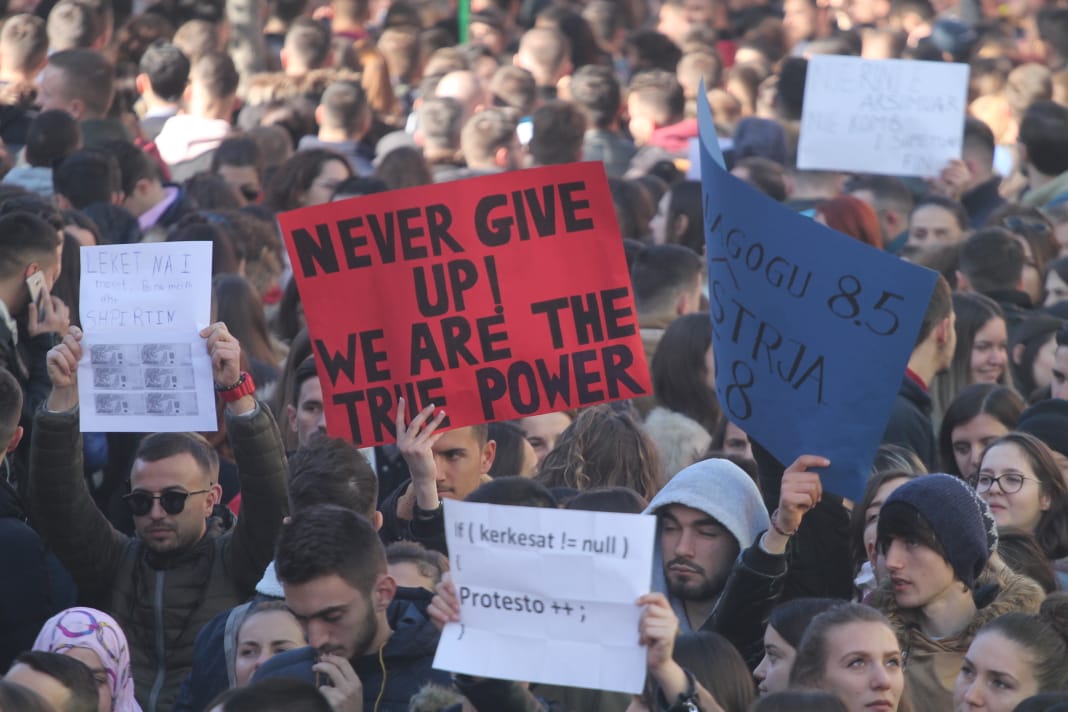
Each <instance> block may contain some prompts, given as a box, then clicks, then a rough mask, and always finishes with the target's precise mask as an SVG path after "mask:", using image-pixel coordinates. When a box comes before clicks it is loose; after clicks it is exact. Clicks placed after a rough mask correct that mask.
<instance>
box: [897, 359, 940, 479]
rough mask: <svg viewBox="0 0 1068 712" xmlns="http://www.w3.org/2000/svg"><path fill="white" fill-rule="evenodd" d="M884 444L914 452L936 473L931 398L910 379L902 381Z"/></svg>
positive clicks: (906, 377) (906, 378) (905, 378)
mask: <svg viewBox="0 0 1068 712" xmlns="http://www.w3.org/2000/svg"><path fill="white" fill-rule="evenodd" d="M883 442H884V443H888V444H891V445H900V446H901V447H903V448H907V449H909V450H911V451H912V452H914V453H916V456H917V457H919V458H920V460H921V461H922V462H923V464H924V465H926V466H927V469H928V470H930V471H931V472H934V471H935V466H936V464H937V463H936V459H937V457H936V453H937V452H938V451H937V449H936V447H935V435H934V425H933V424H932V423H931V396H930V394H928V393H927V391H925V390H923V388H921V387H920V384H918V383H916V381H914V380H912V379H911V378H909V377H908V376H905V377H904V379H903V380H902V381H901V389H900V390H898V392H897V400H895V401H894V407H893V408H891V409H890V422H888V423H887V424H886V432H885V433H884V434H883Z"/></svg>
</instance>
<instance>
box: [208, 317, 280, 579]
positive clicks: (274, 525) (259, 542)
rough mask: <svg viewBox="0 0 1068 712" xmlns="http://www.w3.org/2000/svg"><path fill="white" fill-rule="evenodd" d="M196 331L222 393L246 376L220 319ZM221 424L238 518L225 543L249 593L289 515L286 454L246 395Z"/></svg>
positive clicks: (269, 419) (267, 416)
mask: <svg viewBox="0 0 1068 712" xmlns="http://www.w3.org/2000/svg"><path fill="white" fill-rule="evenodd" d="M200 335H201V336H202V337H204V338H206V339H207V349H208V354H209V355H210V356H211V368H212V378H213V379H214V381H215V385H216V387H217V388H218V389H220V390H222V391H223V392H226V391H228V390H234V386H235V385H237V384H239V383H240V382H243V381H242V379H246V378H249V376H248V374H243V373H242V371H241V345H240V344H239V343H238V341H237V339H236V338H235V337H234V336H233V335H232V334H231V333H230V332H229V330H228V329H227V328H226V325H225V324H223V323H221V322H220V323H216V324H212V325H211V326H209V327H207V328H206V329H204V330H203V331H201V332H200ZM226 428H227V434H228V435H229V438H230V445H231V447H232V448H233V452H234V459H235V461H236V462H237V470H238V474H239V475H240V477H241V516H240V517H238V519H237V525H236V526H235V527H234V530H233V534H232V536H231V539H230V542H229V544H228V547H227V554H228V556H229V557H230V566H231V570H232V571H233V575H234V580H235V581H236V584H237V588H238V590H239V592H240V593H241V595H243V596H249V595H251V594H252V592H253V591H254V590H255V587H256V582H257V581H259V579H260V577H261V576H262V575H263V570H264V569H265V568H267V564H269V563H270V562H271V559H272V558H274V542H275V540H276V539H277V538H278V532H279V530H280V529H281V526H282V519H283V518H284V517H285V516H286V514H287V513H288V504H287V499H286V454H285V446H284V445H283V443H282V435H281V433H280V432H279V431H278V425H277V424H276V423H275V421H274V417H273V416H272V415H271V412H270V411H269V410H268V409H267V408H261V407H260V406H259V405H258V404H257V403H256V399H255V398H254V397H253V396H252V394H251V393H247V394H244V395H241V397H240V398H236V399H234V400H229V401H228V402H227V404H226Z"/></svg>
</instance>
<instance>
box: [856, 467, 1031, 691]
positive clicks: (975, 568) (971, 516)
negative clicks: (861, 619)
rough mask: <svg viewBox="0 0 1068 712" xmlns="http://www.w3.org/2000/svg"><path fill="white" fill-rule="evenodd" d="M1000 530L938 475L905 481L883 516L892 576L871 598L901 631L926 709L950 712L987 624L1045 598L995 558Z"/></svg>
mask: <svg viewBox="0 0 1068 712" xmlns="http://www.w3.org/2000/svg"><path fill="white" fill-rule="evenodd" d="M997 539H998V538H997V525H996V523H995V522H994V517H993V515H992V514H991V513H990V509H989V508H988V507H987V506H986V503H984V502H983V501H982V500H981V499H980V498H979V496H978V495H977V494H976V492H975V490H974V489H973V488H972V487H970V486H969V485H968V484H967V483H966V482H965V481H964V480H962V479H960V478H957V477H953V476H952V475H945V474H935V475H926V476H923V477H918V478H916V479H914V480H910V481H909V482H906V483H905V484H904V485H902V486H901V487H899V488H898V489H897V490H895V491H894V493H893V494H891V495H890V497H888V498H887V500H886V502H885V504H883V507H882V509H881V510H880V512H879V524H878V533H877V538H876V542H877V547H878V551H879V554H880V556H882V557H884V558H885V563H886V570H887V572H888V574H889V576H888V578H887V580H886V581H884V582H883V585H882V586H881V587H880V589H879V590H878V591H877V592H876V593H875V595H874V596H873V598H872V605H874V606H875V607H876V608H879V609H881V610H882V611H883V612H884V613H886V615H887V617H888V618H889V619H890V621H891V622H892V623H893V624H894V626H895V627H896V628H897V629H898V634H899V636H900V637H901V638H902V641H903V643H904V650H905V655H906V658H907V660H908V664H907V665H906V667H905V675H906V678H907V680H908V685H909V687H910V688H911V690H912V694H913V698H914V699H915V700H916V701H917V702H920V701H922V707H923V709H930V710H943V709H951V708H952V698H953V685H954V682H955V679H956V676H957V673H959V672H960V668H961V664H962V662H963V660H964V653H965V652H966V651H967V649H968V646H969V645H970V644H971V642H972V639H973V638H974V637H975V634H976V633H977V632H978V630H979V629H980V628H981V627H982V626H983V625H984V624H985V623H987V622H988V621H990V620H993V619H994V618H996V617H997V616H1000V615H1003V614H1005V613H1009V612H1012V611H1024V612H1026V613H1035V612H1037V611H1038V607H1039V604H1041V602H1042V599H1043V598H1044V597H1045V592H1044V591H1043V590H1042V588H1041V587H1040V586H1039V585H1038V584H1036V583H1035V582H1034V581H1032V580H1031V579H1029V578H1026V577H1024V576H1019V575H1017V574H1014V573H1013V572H1012V571H1011V570H1009V568H1008V567H1007V566H1005V565H1004V564H1003V563H1001V561H1000V560H999V559H997V558H993V559H992V558H991V555H992V554H993V553H994V551H995V550H996V548H997Z"/></svg>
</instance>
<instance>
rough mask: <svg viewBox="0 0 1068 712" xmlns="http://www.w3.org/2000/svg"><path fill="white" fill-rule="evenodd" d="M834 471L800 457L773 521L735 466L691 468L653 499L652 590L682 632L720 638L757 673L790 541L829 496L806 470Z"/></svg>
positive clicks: (713, 463)
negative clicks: (712, 634) (663, 598)
mask: <svg viewBox="0 0 1068 712" xmlns="http://www.w3.org/2000/svg"><path fill="white" fill-rule="evenodd" d="M829 464H830V462H829V461H828V460H826V459H825V458H822V457H817V456H814V455H802V456H801V457H799V458H798V459H797V461H795V462H794V463H793V464H792V465H791V466H790V467H789V468H788V469H787V470H786V472H785V473H784V474H783V479H782V488H781V490H780V496H779V507H778V508H777V509H776V510H775V511H774V512H773V513H772V515H771V517H770V518H769V517H768V512H767V510H766V509H765V508H764V502H763V499H762V498H761V496H760V490H759V489H758V488H757V486H756V484H755V483H754V482H753V480H752V479H751V478H750V477H749V475H747V474H746V473H745V472H744V471H743V470H742V469H741V468H740V467H738V466H737V465H735V464H734V463H733V462H730V461H729V460H720V459H709V460H702V461H701V462H698V463H695V464H693V465H690V466H689V467H687V468H685V469H683V470H682V471H680V472H679V473H678V474H676V475H675V476H674V477H672V478H671V479H670V480H669V481H668V483H667V484H666V485H664V488H663V489H661V490H660V492H658V493H657V495H656V496H655V497H653V499H652V501H651V502H650V503H649V506H648V507H647V508H646V510H645V514H653V515H655V516H656V518H657V542H658V546H657V547H656V548H655V549H654V554H653V591H654V592H656V593H664V594H665V595H666V596H667V598H668V602H669V603H670V604H671V607H672V609H673V610H674V611H675V614H676V616H677V617H678V619H679V631H680V632H681V633H689V632H693V631H696V630H706V631H713V632H716V633H719V634H720V635H723V636H724V637H726V638H727V639H728V640H729V641H730V642H731V643H732V644H733V645H734V646H735V647H736V648H738V650H739V651H740V652H741V653H742V655H743V657H745V658H746V660H747V662H749V665H750V667H751V668H752V667H755V666H756V664H757V663H758V662H759V661H760V659H761V657H762V656H763V652H764V651H763V636H764V626H765V625H766V623H767V620H768V615H769V614H770V613H771V609H772V607H774V606H775V604H776V603H778V598H779V596H780V594H781V593H782V591H783V586H784V583H785V578H786V573H787V556H786V553H787V551H786V550H787V545H788V544H789V541H790V537H792V536H793V535H794V534H795V533H796V532H797V529H798V527H800V525H801V520H802V519H803V518H804V516H805V514H806V513H807V512H808V511H809V510H811V509H812V507H814V506H816V503H818V502H819V500H820V497H821V495H822V488H821V486H820V479H819V475H818V474H816V473H815V472H808V471H807V470H808V468H810V467H826V466H827V465H829Z"/></svg>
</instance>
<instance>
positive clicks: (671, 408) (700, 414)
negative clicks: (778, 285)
mask: <svg viewBox="0 0 1068 712" xmlns="http://www.w3.org/2000/svg"><path fill="white" fill-rule="evenodd" d="M651 375H652V378H653V394H654V397H655V398H656V402H657V406H656V407H655V408H653V410H652V411H651V412H650V413H649V415H647V416H646V417H645V423H644V426H643V427H644V428H645V432H646V433H647V434H648V435H649V437H650V438H651V439H652V440H653V443H654V444H655V445H656V449H657V451H658V452H659V453H660V467H661V470H660V474H659V478H658V481H659V484H660V486H661V487H662V486H663V485H664V484H665V483H666V482H667V481H668V480H669V479H671V477H672V476H673V475H674V474H675V473H676V472H678V471H679V470H681V469H683V468H684V467H688V466H689V465H692V464H693V463H694V462H696V461H697V460H699V459H701V455H702V454H703V453H704V452H705V451H706V450H707V449H708V446H709V444H710V443H711V442H712V434H713V433H714V432H715V431H716V429H717V428H718V427H719V421H720V418H721V417H722V414H721V410H720V406H719V400H718V399H717V398H716V390H715V378H716V367H715V362H714V356H713V354H712V322H711V321H710V320H709V318H708V315H707V314H688V315H686V316H681V317H679V318H678V319H676V320H675V321H673V322H672V323H671V326H669V327H668V328H667V330H666V331H665V332H664V336H663V337H662V338H661V339H660V347H658V348H657V352H656V355H654V356H653V363H652V368H651Z"/></svg>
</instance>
